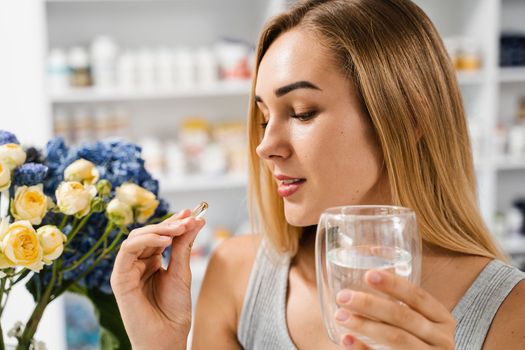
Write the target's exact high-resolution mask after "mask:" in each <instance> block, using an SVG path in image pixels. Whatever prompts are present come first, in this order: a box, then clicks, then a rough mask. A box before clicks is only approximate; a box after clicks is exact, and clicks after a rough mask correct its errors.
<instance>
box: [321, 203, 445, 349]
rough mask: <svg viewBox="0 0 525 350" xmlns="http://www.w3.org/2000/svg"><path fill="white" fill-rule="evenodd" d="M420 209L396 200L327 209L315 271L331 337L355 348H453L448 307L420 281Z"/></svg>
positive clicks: (322, 307) (325, 319)
mask: <svg viewBox="0 0 525 350" xmlns="http://www.w3.org/2000/svg"><path fill="white" fill-rule="evenodd" d="M421 244H422V243H421V237H420V235H419V232H418V227H417V222H416V216H415V213H414V212H413V211H411V210H410V209H407V208H402V207H395V206H370V205H369V206H344V207H336V208H330V209H327V210H326V211H325V212H323V213H322V215H321V217H320V219H319V225H318V226H317V237H316V271H317V286H318V291H319V296H320V301H321V309H322V314H323V320H324V323H325V326H326V330H327V332H328V335H329V337H330V338H331V339H332V340H333V341H334V342H335V343H338V344H341V345H345V343H344V342H345V341H346V342H347V343H349V342H353V347H352V348H354V349H355V348H357V349H359V348H365V349H366V348H370V349H375V350H385V349H389V350H394V349H396V350H397V349H403V350H405V349H418V350H419V349H453V348H454V333H455V321H454V318H453V317H452V315H451V314H450V312H448V310H446V308H445V307H444V306H443V305H442V304H441V303H439V302H438V301H437V300H436V299H434V298H433V297H432V296H431V295H430V294H428V293H427V292H425V291H424V290H423V289H421V288H419V287H418V285H419V280H420V274H421V259H422V256H421Z"/></svg>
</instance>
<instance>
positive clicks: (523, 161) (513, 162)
mask: <svg viewBox="0 0 525 350" xmlns="http://www.w3.org/2000/svg"><path fill="white" fill-rule="evenodd" d="M495 167H496V169H497V170H525V157H521V158H519V157H509V156H506V157H500V158H497V159H496V162H495Z"/></svg>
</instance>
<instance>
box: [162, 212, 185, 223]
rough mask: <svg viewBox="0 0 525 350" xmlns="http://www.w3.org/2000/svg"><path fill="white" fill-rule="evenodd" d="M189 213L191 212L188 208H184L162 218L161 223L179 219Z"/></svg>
mask: <svg viewBox="0 0 525 350" xmlns="http://www.w3.org/2000/svg"><path fill="white" fill-rule="evenodd" d="M190 214H191V211H190V210H189V209H184V210H182V211H180V212H178V213H175V214H173V215H172V216H170V217H169V218H167V219H166V220H164V221H163V222H162V223H170V222H174V221H177V220H180V219H184V218H187V217H189V216H190Z"/></svg>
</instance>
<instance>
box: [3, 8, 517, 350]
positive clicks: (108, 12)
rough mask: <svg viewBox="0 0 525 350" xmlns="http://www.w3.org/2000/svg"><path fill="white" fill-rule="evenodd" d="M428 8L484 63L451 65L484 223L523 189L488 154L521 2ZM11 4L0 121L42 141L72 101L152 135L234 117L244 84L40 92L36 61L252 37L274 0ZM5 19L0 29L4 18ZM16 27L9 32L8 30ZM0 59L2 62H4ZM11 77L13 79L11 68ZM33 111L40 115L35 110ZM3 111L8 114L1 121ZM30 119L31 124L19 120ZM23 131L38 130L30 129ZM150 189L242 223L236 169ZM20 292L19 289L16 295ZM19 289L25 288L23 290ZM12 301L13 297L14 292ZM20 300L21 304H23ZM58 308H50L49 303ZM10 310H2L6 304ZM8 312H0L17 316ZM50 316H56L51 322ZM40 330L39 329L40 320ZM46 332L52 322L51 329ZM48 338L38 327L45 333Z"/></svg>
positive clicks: (503, 100)
mask: <svg viewBox="0 0 525 350" xmlns="http://www.w3.org/2000/svg"><path fill="white" fill-rule="evenodd" d="M415 1H416V3H418V4H419V5H421V7H422V8H423V9H424V10H425V11H426V12H427V13H428V14H429V15H430V17H431V19H432V20H433V21H434V23H435V24H436V26H437V28H438V30H439V31H440V33H441V35H442V36H443V37H449V36H458V35H461V36H469V37H472V38H475V39H477V40H478V41H479V43H480V44H481V50H482V52H483V69H482V70H481V71H480V72H479V73H474V74H467V73H458V81H459V83H460V86H461V89H462V92H463V95H464V101H465V107H466V111H467V115H468V117H469V119H470V120H475V121H476V122H478V124H479V125H481V126H482V133H483V135H484V141H485V142H484V149H483V152H482V155H483V157H482V158H481V159H480V161H479V162H478V163H477V167H476V169H477V171H476V172H477V175H478V188H479V196H480V207H481V210H482V213H483V216H484V218H485V220H486V221H487V223H488V224H489V226H492V222H493V217H494V214H495V213H496V212H497V211H500V212H504V211H506V210H507V209H508V208H509V207H510V206H511V203H512V200H513V199H515V198H516V197H525V185H524V183H525V181H524V180H525V159H510V158H501V157H499V156H498V155H496V154H493V153H494V152H493V149H494V147H493V144H492V139H493V131H494V128H495V126H496V124H497V122H498V121H509V120H511V119H512V118H513V116H514V115H515V114H516V109H517V101H518V99H519V97H521V96H522V95H525V67H524V68H512V69H509V68H505V69H500V68H499V66H498V57H499V36H500V33H501V31H502V30H506V29H513V30H519V31H522V32H525V21H523V15H524V14H525V1H522V0H441V1H436V0H415ZM12 2H13V3H16V4H17V5H16V10H13V7H11V6H8V7H6V8H7V9H9V11H7V10H5V9H4V6H5V4H6V3H8V2H4V1H0V38H2V39H4V40H3V41H2V42H4V43H5V45H6V46H5V47H4V49H5V51H4V52H5V53H6V55H3V56H2V58H3V59H6V61H5V62H6V64H4V61H2V62H3V63H2V65H0V72H1V73H2V74H1V76H2V77H3V79H2V80H1V81H0V88H1V90H0V91H1V92H2V96H12V97H13V98H12V99H10V100H9V101H4V102H2V103H0V113H2V117H1V118H2V127H5V128H8V129H10V130H12V131H13V132H15V133H17V134H18V136H19V137H20V139H22V140H24V141H26V142H33V143H36V144H39V145H42V144H43V143H44V142H45V140H47V139H49V137H51V133H52V115H53V112H54V110H56V109H57V108H62V107H66V108H67V107H69V106H75V105H81V106H86V105H89V106H91V105H96V104H112V103H119V104H120V103H123V104H125V106H126V108H127V109H128V110H129V111H130V114H131V115H132V116H133V119H132V124H133V125H132V132H133V133H135V134H138V135H142V134H149V135H155V136H158V137H161V138H164V139H166V138H169V137H170V136H172V135H173V134H174V133H175V132H176V130H177V128H178V123H179V122H180V119H181V117H183V116H186V115H189V114H195V113H197V114H199V115H203V116H206V117H207V118H209V119H210V120H212V121H213V120H224V118H232V119H234V120H239V119H243V118H245V115H246V110H247V102H248V101H247V95H248V91H249V83H245V84H240V85H238V84H236V85H220V86H215V87H211V88H200V87H195V88H193V89H185V90H162V91H161V90H149V91H143V90H142V91H139V90H132V91H129V90H128V91H121V90H109V91H108V90H106V91H101V90H95V89H85V90H79V91H72V92H68V93H64V94H51V95H48V94H47V93H46V90H44V89H43V83H44V80H45V69H44V61H45V56H46V54H47V51H48V49H49V48H52V47H56V46H59V47H70V46H72V45H78V44H81V45H87V44H89V41H90V40H91V39H92V38H93V37H95V36H96V35H100V34H108V35H111V36H112V37H114V38H115V39H116V40H117V42H118V43H119V44H122V45H123V46H125V47H131V48H135V47H140V46H150V47H155V46H161V45H168V46H175V45H189V46H197V45H209V44H211V43H213V41H214V40H215V39H217V38H219V37H221V36H224V37H232V36H234V37H240V39H243V40H246V41H249V42H252V43H254V42H255V40H256V38H257V34H258V32H259V28H260V26H261V24H262V23H263V21H264V19H265V18H266V16H267V15H268V14H269V13H270V12H272V9H273V10H275V9H279V7H280V6H281V4H282V3H285V2H287V1H285V0H282V1H280V0H250V1H246V0H222V1H217V0H198V1H197V0H17V1H12ZM3 23H6V26H4V25H3ZM14 34H16V35H19V37H18V39H17V40H13V37H12V36H13V35H14ZM7 67H9V69H8V68H7ZM15 73H17V75H16V76H15ZM42 111H45V112H44V115H42ZM3 115H9V116H16V118H12V117H10V118H4V116H3ZM28 125H30V126H31V128H28V127H27V126H28ZM34 130H38V132H35V131H34ZM161 181H162V182H161V192H162V194H163V196H167V197H168V198H169V199H170V200H171V201H172V202H173V207H174V208H185V207H190V208H191V207H193V206H194V205H195V204H196V203H197V202H199V201H200V200H207V201H208V202H209V203H210V210H209V212H208V213H207V221H208V223H210V224H218V225H225V226H227V227H230V228H232V229H234V228H235V227H237V226H239V225H241V223H242V222H243V221H244V220H246V218H247V215H246V205H245V186H246V179H244V178H242V177H238V178H237V177H223V178H214V179H209V178H192V179H191V181H189V180H188V181H170V180H168V179H162V180H161ZM502 246H503V247H504V248H505V250H506V251H507V252H509V253H511V254H518V253H525V239H521V238H519V239H516V238H512V239H504V240H503V241H502ZM205 263H206V261H205V260H199V261H195V262H193V263H192V264H193V266H194V267H195V274H196V275H197V277H196V280H199V278H200V276H202V274H203V272H204V270H205ZM22 292H23V291H21V293H22ZM26 294H27V293H26ZM21 297H23V296H21ZM27 300H28V299H27V298H26V299H24V302H23V303H26V304H29V303H30V302H29V301H27ZM57 310H58V311H57ZM8 311H9V310H8ZM17 311H19V310H15V311H13V312H12V313H11V315H10V314H9V312H8V314H7V315H6V316H7V318H4V322H6V323H5V324H4V330H5V329H6V327H7V326H8V325H7V323H12V322H11V321H13V322H14V321H16V320H17V319H18V318H20V317H23V316H20V314H19V312H17ZM59 312H60V307H59V304H57V307H56V310H55V311H53V310H51V309H50V311H49V312H48V313H46V315H48V314H49V315H48V316H47V317H49V318H53V317H54V318H55V319H54V320H53V321H50V322H46V321H45V320H44V321H43V322H42V326H43V327H42V329H43V330H42V331H41V332H39V334H40V338H41V339H44V340H45V341H46V342H47V343H48V345H49V346H50V348H53V349H56V350H63V349H65V348H64V345H63V342H62V341H57V339H63V337H62V338H61V335H60V334H57V331H56V330H54V331H53V330H50V329H46V328H45V325H46V324H51V325H54V326H55V325H57V322H61V319H60V317H61V316H60V314H59ZM57 318H58V320H59V321H56V319H57ZM48 328H49V327H48ZM55 328H56V326H55ZM46 334H47V335H46Z"/></svg>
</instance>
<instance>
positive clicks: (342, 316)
mask: <svg viewBox="0 0 525 350" xmlns="http://www.w3.org/2000/svg"><path fill="white" fill-rule="evenodd" d="M349 317H350V314H349V313H348V312H347V311H346V310H344V309H339V310H337V312H336V313H335V319H336V320H338V321H340V322H343V321H346V320H348V318H349Z"/></svg>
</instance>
